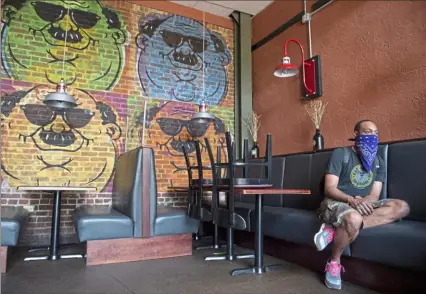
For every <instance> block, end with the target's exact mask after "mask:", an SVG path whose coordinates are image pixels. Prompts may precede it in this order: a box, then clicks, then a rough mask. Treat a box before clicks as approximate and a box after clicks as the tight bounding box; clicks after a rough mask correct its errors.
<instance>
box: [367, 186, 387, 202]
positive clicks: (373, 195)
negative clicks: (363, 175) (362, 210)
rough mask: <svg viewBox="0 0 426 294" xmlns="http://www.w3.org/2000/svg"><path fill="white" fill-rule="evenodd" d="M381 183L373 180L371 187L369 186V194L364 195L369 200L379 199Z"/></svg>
mask: <svg viewBox="0 0 426 294" xmlns="http://www.w3.org/2000/svg"><path fill="white" fill-rule="evenodd" d="M382 187H383V183H382V182H374V184H373V187H372V188H371V191H370V194H368V196H366V197H365V199H367V200H368V201H370V202H374V201H377V200H379V198H380V193H381V192H382Z"/></svg>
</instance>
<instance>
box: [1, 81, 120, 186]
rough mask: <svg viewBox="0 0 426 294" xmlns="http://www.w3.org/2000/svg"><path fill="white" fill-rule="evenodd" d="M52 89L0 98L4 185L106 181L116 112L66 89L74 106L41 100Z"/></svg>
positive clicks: (113, 145) (117, 134) (115, 135)
mask: <svg viewBox="0 0 426 294" xmlns="http://www.w3.org/2000/svg"><path fill="white" fill-rule="evenodd" d="M51 91H52V88H50V87H48V86H39V87H35V88H33V89H31V90H29V91H28V92H25V91H21V92H14V93H11V94H4V95H2V109H1V112H2V128H3V130H2V137H3V140H4V141H3V142H4V144H3V147H2V175H3V177H5V178H7V180H8V183H9V185H10V186H18V185H23V184H26V185H40V186H43V185H60V186H95V187H96V188H98V190H102V188H104V186H105V185H106V184H107V182H108V181H109V179H110V177H111V175H112V172H113V168H114V162H115V158H116V155H117V150H116V148H117V144H116V141H117V140H118V139H119V138H120V137H121V129H120V127H119V126H118V123H117V114H116V112H115V111H114V110H113V109H112V108H111V107H110V106H109V105H107V104H105V103H103V102H100V101H95V99H94V98H93V97H92V96H91V95H90V94H89V93H87V92H84V91H81V90H76V89H74V90H71V91H70V94H72V95H74V97H75V98H76V99H77V103H78V107H76V108H73V109H68V110H60V109H55V108H51V107H48V106H46V105H44V104H43V103H42V99H43V98H44V97H45V96H46V94H47V93H48V92H51Z"/></svg>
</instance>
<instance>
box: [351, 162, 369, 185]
mask: <svg viewBox="0 0 426 294" xmlns="http://www.w3.org/2000/svg"><path fill="white" fill-rule="evenodd" d="M372 181H373V172H372V171H370V172H369V173H366V172H365V171H364V170H363V169H362V167H361V165H360V164H358V165H355V166H354V167H353V169H352V171H351V183H352V185H353V186H354V187H355V188H358V189H363V188H365V187H368V186H369V185H370V184H371V182H372Z"/></svg>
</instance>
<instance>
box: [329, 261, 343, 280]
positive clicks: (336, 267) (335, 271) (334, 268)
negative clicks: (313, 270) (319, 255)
mask: <svg viewBox="0 0 426 294" xmlns="http://www.w3.org/2000/svg"><path fill="white" fill-rule="evenodd" d="M341 271H342V272H345V268H344V267H343V265H341V264H338V263H337V262H328V263H327V265H326V266H325V270H324V272H329V273H330V274H331V275H332V276H333V277H338V276H339V275H340V272H341Z"/></svg>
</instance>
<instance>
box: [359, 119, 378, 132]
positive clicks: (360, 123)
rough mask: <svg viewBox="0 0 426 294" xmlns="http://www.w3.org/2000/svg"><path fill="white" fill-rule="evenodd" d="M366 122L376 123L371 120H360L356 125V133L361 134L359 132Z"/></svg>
mask: <svg viewBox="0 0 426 294" xmlns="http://www.w3.org/2000/svg"><path fill="white" fill-rule="evenodd" d="M365 122H372V123H375V122H374V121H372V120H371V119H363V120H360V121H359V122H357V123H356V125H355V127H354V132H358V133H359V131H360V130H361V125H362V123H365Z"/></svg>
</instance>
